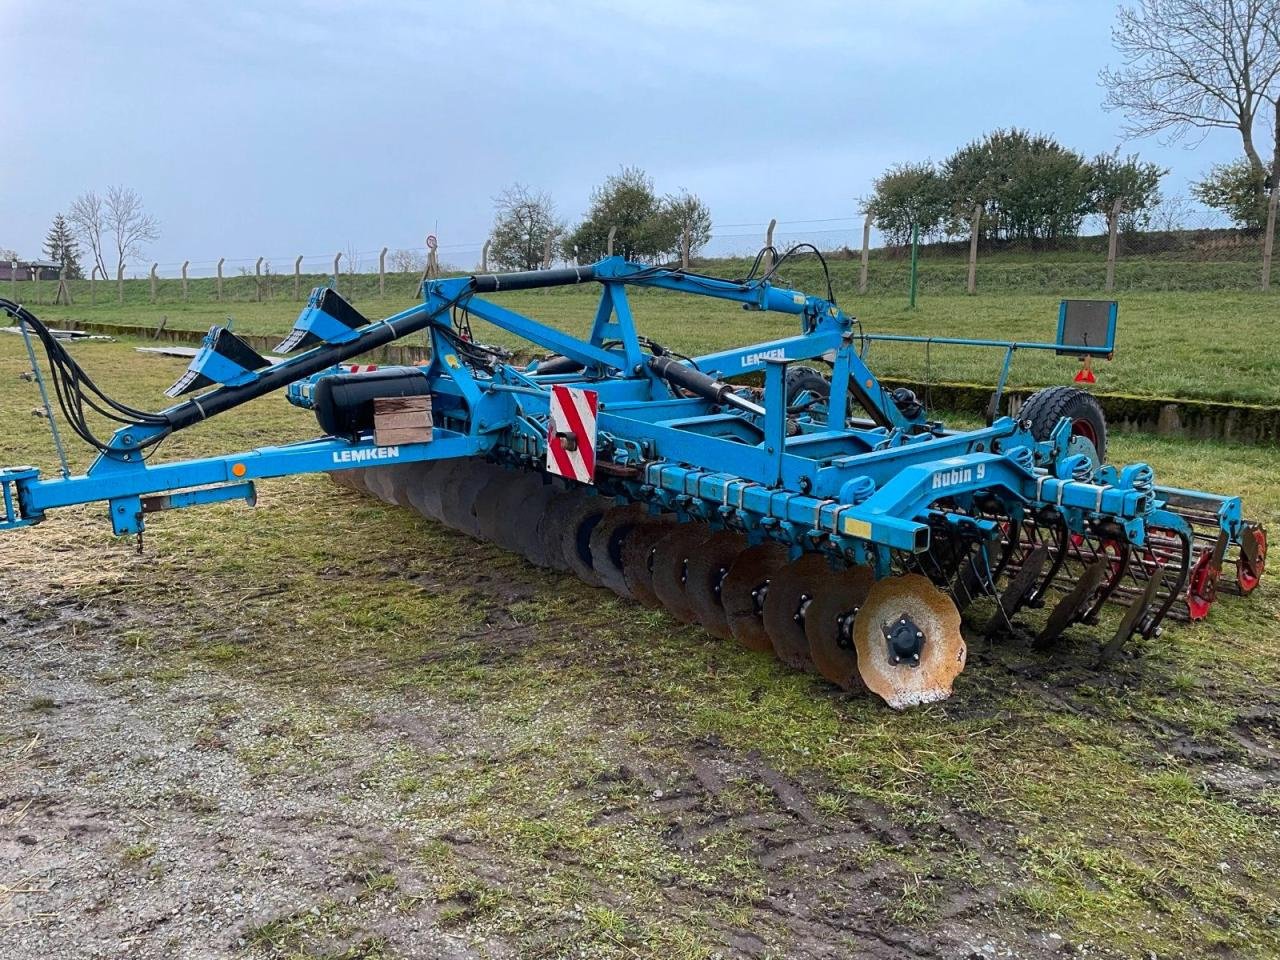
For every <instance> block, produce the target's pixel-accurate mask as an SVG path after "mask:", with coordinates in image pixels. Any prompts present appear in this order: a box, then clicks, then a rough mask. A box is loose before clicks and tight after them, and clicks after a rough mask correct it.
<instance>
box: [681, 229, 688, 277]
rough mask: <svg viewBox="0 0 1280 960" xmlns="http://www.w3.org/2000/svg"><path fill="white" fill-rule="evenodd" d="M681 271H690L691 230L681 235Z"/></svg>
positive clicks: (685, 230)
mask: <svg viewBox="0 0 1280 960" xmlns="http://www.w3.org/2000/svg"><path fill="white" fill-rule="evenodd" d="M680 269H681V270H688V269H689V228H688V227H686V228H685V229H684V230H682V231H681V233H680Z"/></svg>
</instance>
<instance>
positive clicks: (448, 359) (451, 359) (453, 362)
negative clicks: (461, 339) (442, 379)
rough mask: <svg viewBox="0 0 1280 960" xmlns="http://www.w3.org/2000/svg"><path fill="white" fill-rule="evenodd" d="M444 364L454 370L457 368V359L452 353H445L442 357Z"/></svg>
mask: <svg viewBox="0 0 1280 960" xmlns="http://www.w3.org/2000/svg"><path fill="white" fill-rule="evenodd" d="M444 362H445V363H447V364H448V365H449V366H451V367H453V368H454V369H455V370H456V369H457V368H458V358H457V357H455V356H454V355H453V354H452V353H446V354H445V355H444Z"/></svg>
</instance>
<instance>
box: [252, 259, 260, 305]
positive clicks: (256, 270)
mask: <svg viewBox="0 0 1280 960" xmlns="http://www.w3.org/2000/svg"><path fill="white" fill-rule="evenodd" d="M253 299H255V300H257V301H258V302H259V303H261V302H262V258H261V257H259V258H258V262H257V263H255V264H254V265H253Z"/></svg>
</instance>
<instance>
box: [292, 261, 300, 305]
mask: <svg viewBox="0 0 1280 960" xmlns="http://www.w3.org/2000/svg"><path fill="white" fill-rule="evenodd" d="M293 299H295V300H301V299H302V254H298V259H296V260H294V261H293Z"/></svg>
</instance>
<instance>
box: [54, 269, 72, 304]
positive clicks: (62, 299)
mask: <svg viewBox="0 0 1280 960" xmlns="http://www.w3.org/2000/svg"><path fill="white" fill-rule="evenodd" d="M53 302H54V303H55V304H58V303H61V304H65V305H66V306H68V307H69V306H71V304H72V302H73V301H72V299H71V288H70V287H68V286H67V265H66V264H65V263H64V264H63V265H62V267H61V269H59V270H58V295H57V296H56V297H54V298H53Z"/></svg>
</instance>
